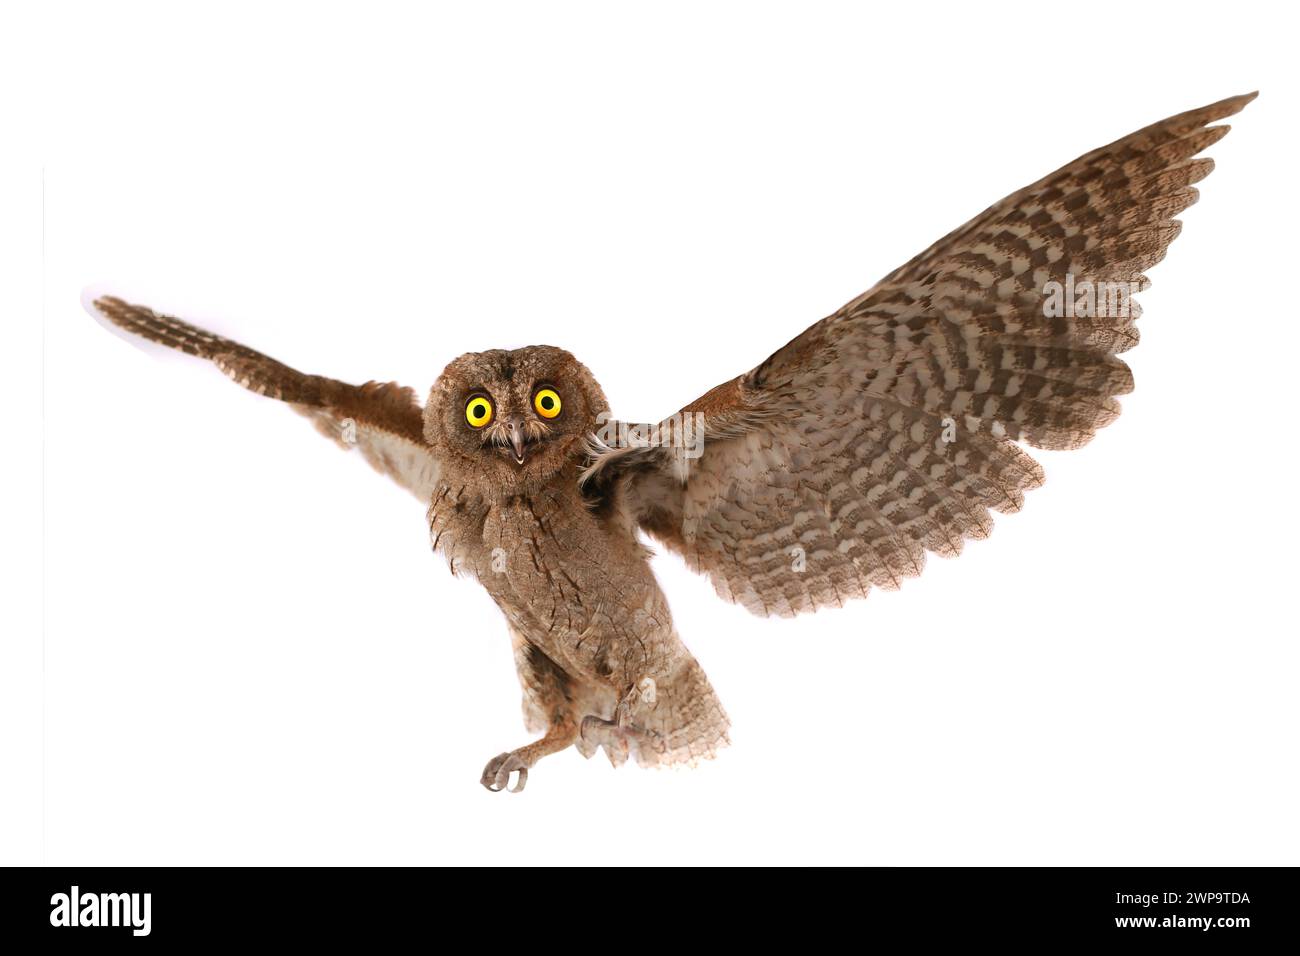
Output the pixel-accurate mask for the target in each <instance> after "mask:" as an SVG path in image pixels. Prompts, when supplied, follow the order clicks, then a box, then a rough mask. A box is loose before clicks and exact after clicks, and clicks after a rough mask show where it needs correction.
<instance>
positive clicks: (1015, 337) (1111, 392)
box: [583, 94, 1254, 615]
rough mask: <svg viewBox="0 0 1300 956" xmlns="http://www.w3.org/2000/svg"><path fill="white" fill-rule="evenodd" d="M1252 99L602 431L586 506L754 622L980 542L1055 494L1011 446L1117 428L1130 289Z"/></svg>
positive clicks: (983, 222)
mask: <svg viewBox="0 0 1300 956" xmlns="http://www.w3.org/2000/svg"><path fill="white" fill-rule="evenodd" d="M1253 98H1254V95H1253V94H1251V95H1248V96H1239V97H1233V98H1231V99H1227V100H1223V101H1222V102H1220V103H1215V104H1212V105H1210V106H1206V107H1203V108H1201V109H1199V110H1192V111H1190V112H1188V113H1183V114H1180V115H1178V116H1174V117H1170V118H1169V119H1167V120H1164V121H1162V122H1160V123H1156V124H1154V125H1152V126H1149V127H1146V128H1145V129H1142V130H1139V131H1137V132H1136V133H1133V134H1131V135H1129V136H1126V137H1124V138H1123V139H1121V140H1118V141H1116V142H1114V143H1112V144H1110V145H1109V146H1104V147H1102V148H1100V149H1097V150H1094V151H1092V152H1090V153H1087V154H1085V155H1084V156H1081V157H1079V159H1077V160H1075V161H1074V162H1072V163H1069V164H1067V165H1066V166H1064V167H1062V168H1061V169H1059V170H1057V171H1056V172H1055V173H1052V174H1051V175H1049V176H1047V177H1045V178H1044V179H1042V180H1039V181H1038V182H1036V183H1033V184H1032V185H1030V186H1027V187H1025V188H1024V189H1022V190H1020V191H1018V192H1016V193H1013V194H1012V195H1011V196H1008V197H1007V198H1006V199H1004V200H1002V201H1001V202H999V203H997V204H995V205H994V206H991V207H990V208H989V209H987V210H986V211H985V212H984V213H982V214H980V215H979V216H977V217H975V219H973V220H971V221H970V222H969V223H967V224H966V225H964V226H962V227H960V228H959V229H957V230H955V231H953V232H952V233H950V234H949V235H948V236H946V237H944V238H943V239H941V240H940V241H939V242H938V243H936V244H935V245H934V246H932V247H930V248H929V249H927V250H926V251H925V252H923V253H921V255H919V256H917V257H916V258H914V259H912V260H911V261H909V262H908V263H907V264H906V265H904V266H902V267H901V268H899V269H898V270H896V271H895V272H893V273H891V274H890V275H889V276H887V277H886V278H885V279H884V280H883V281H882V282H880V283H879V284H878V285H876V286H875V287H874V288H872V289H871V290H870V291H868V292H866V293H864V294H863V295H862V296H859V297H858V298H857V299H854V300H853V301H852V302H850V303H848V304H847V305H845V306H844V307H843V308H842V309H840V310H839V311H838V312H836V313H835V314H834V315H831V316H830V317H828V318H826V319H824V320H822V321H821V322H818V323H817V324H816V325H813V326H812V327H811V328H809V329H808V330H807V331H805V332H804V333H803V334H802V335H800V336H799V337H797V338H796V339H794V340H793V341H792V342H790V343H789V344H788V345H786V346H785V347H784V348H782V349H780V350H779V351H777V352H776V353H775V354H773V355H772V356H771V357H770V358H769V359H768V360H767V361H765V362H763V363H762V364H761V365H759V366H758V367H757V368H755V369H753V370H751V371H750V372H748V373H746V374H744V375H741V376H740V377H738V378H736V379H734V380H732V381H730V382H727V383H725V384H723V385H721V386H719V387H718V388H715V389H714V390H713V391H711V392H709V393H708V394H706V395H705V396H703V397H702V398H700V399H699V400H697V401H695V402H693V403H691V404H690V405H688V406H686V408H685V409H683V410H682V412H681V413H679V415H678V416H674V417H673V418H672V419H669V420H668V421H667V422H665V423H663V424H662V425H661V426H656V427H655V428H652V429H645V430H634V431H632V432H631V433H630V434H629V433H627V432H619V433H618V434H612V431H613V430H612V429H610V428H608V427H607V429H606V432H607V434H606V435H605V436H603V438H604V440H603V441H600V442H597V444H596V446H595V447H594V448H593V449H592V460H591V462H590V465H589V467H588V468H587V470H586V472H585V474H584V477H583V481H584V488H585V489H586V492H587V494H588V495H589V496H591V497H592V498H593V499H595V500H596V502H597V503H608V504H609V505H611V506H613V507H614V509H615V513H618V514H625V515H628V516H629V517H630V519H631V520H632V521H635V522H636V523H637V524H638V525H639V526H640V527H642V528H644V529H645V530H646V531H647V532H649V533H650V534H651V535H652V536H653V537H655V538H656V539H658V540H659V541H661V542H662V543H664V544H665V545H667V546H668V547H669V548H671V549H673V550H675V551H677V552H679V553H681V554H682V555H683V556H684V557H685V558H686V561H687V563H688V564H689V565H690V566H691V567H692V568H694V569H695V570H698V571H702V572H704V573H706V574H708V575H709V577H710V578H711V579H712V581H713V584H714V586H715V587H716V589H717V591H718V593H719V594H720V595H721V596H722V597H724V598H726V599H728V600H732V601H737V602H739V603H741V604H743V605H744V606H745V607H747V608H749V609H750V610H751V611H754V612H755V613H758V614H779V615H791V614H795V613H798V612H801V611H807V610H812V609H815V608H817V607H819V606H823V605H827V604H839V603H842V602H843V601H844V600H845V599H848V598H854V597H861V596H864V595H865V594H866V593H867V591H868V589H869V588H870V587H871V586H873V585H874V586H877V587H884V588H896V587H898V586H899V584H900V582H901V581H902V580H903V579H904V578H908V577H912V576H914V575H916V574H919V573H920V572H921V569H922V566H923V565H924V563H925V557H926V552H927V551H932V552H934V553H936V554H939V555H942V556H951V555H955V554H957V553H959V552H960V551H961V549H962V545H963V543H964V541H965V539H967V538H983V537H986V536H987V535H988V534H989V533H990V531H991V530H992V527H993V524H992V519H991V517H990V511H1001V512H1009V511H1016V510H1018V509H1019V508H1020V507H1021V505H1022V503H1023V501H1024V493H1025V492H1026V491H1027V490H1029V489H1031V488H1034V487H1037V486H1038V485H1040V484H1041V483H1042V481H1043V472H1042V469H1041V468H1040V466H1039V465H1038V464H1037V462H1035V461H1034V460H1033V459H1032V458H1031V457H1030V456H1029V455H1028V454H1027V453H1026V452H1025V451H1023V450H1022V449H1021V448H1020V446H1019V445H1018V444H1017V442H1024V443H1026V444H1029V445H1032V446H1035V447H1039V448H1077V447H1079V446H1081V445H1083V444H1086V443H1087V442H1088V441H1089V440H1090V439H1091V438H1092V436H1093V435H1094V434H1095V433H1096V431H1097V429H1099V428H1102V427H1104V426H1105V425H1107V424H1109V423H1110V422H1112V421H1114V419H1115V418H1116V416H1117V415H1118V414H1119V403H1118V402H1117V401H1116V396H1118V395H1122V394H1125V393H1127V392H1128V391H1130V390H1131V389H1132V386H1133V378H1132V374H1131V373H1130V371H1129V368H1128V366H1127V365H1125V364H1124V363H1123V362H1122V361H1120V360H1119V359H1118V358H1117V357H1116V354H1115V353H1118V352H1123V351H1125V350H1126V349H1129V348H1131V347H1133V346H1134V345H1135V344H1137V338H1138V336H1137V330H1136V328H1135V326H1134V321H1135V319H1136V318H1137V315H1138V312H1139V310H1138V308H1137V305H1136V303H1135V302H1133V301H1132V298H1131V293H1132V292H1133V291H1137V290H1140V289H1142V288H1145V287H1146V285H1147V280H1146V277H1145V276H1144V275H1143V272H1144V271H1145V270H1146V269H1148V268H1150V267H1151V266H1152V265H1154V264H1155V263H1156V262H1158V261H1159V260H1160V259H1162V258H1163V257H1164V254H1165V249H1166V247H1167V246H1168V244H1169V243H1170V242H1171V241H1172V240H1173V238H1174V237H1175V236H1176V235H1177V233H1178V230H1179V227H1180V223H1179V222H1178V221H1176V220H1175V219H1174V218H1173V217H1174V216H1176V215H1177V214H1178V213H1179V212H1181V211H1182V210H1183V209H1185V208H1186V207H1188V206H1190V205H1191V204H1192V203H1193V202H1195V201H1196V198H1197V192H1196V190H1195V189H1193V188H1192V184H1193V183H1195V182H1197V181H1199V180H1201V179H1203V178H1204V177H1205V176H1206V175H1208V174H1209V172H1210V170H1211V168H1212V167H1213V164H1212V162H1211V161H1210V160H1208V159H1194V158H1193V157H1194V156H1195V155H1196V154H1197V153H1199V152H1200V151H1201V150H1203V149H1204V148H1206V147H1207V146H1209V145H1210V144H1212V143H1214V142H1216V141H1218V140H1219V139H1220V138H1221V137H1222V136H1223V135H1224V134H1225V133H1226V132H1227V131H1228V127H1227V126H1209V125H1207V124H1209V123H1212V122H1214V121H1216V120H1219V119H1222V118H1223V117H1225V116H1229V115H1231V114H1233V113H1236V112H1237V111H1238V110H1240V109H1241V108H1242V107H1243V106H1245V105H1246V103H1248V102H1249V101H1250V100H1251V99H1253ZM1085 283H1090V284H1091V285H1090V286H1086V285H1085ZM1088 288H1091V290H1092V299H1091V307H1089V301H1090V300H1089V299H1088V297H1087V294H1086V293H1085V291H1084V290H1085V289H1088ZM1054 299H1055V302H1054V301H1053V300H1054ZM1080 303H1082V304H1083V308H1082V309H1080V307H1079V304H1080ZM642 428H643V429H644V426H642Z"/></svg>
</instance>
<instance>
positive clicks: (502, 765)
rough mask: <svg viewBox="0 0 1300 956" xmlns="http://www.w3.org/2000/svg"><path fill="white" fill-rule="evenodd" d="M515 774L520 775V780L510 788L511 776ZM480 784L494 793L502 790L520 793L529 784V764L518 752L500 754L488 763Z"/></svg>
mask: <svg viewBox="0 0 1300 956" xmlns="http://www.w3.org/2000/svg"><path fill="white" fill-rule="evenodd" d="M513 773H517V774H519V779H518V781H517V782H516V783H515V785H514V786H513V787H512V786H510V775H511V774H513ZM479 783H481V784H483V786H485V787H487V788H488V789H489V790H491V791H492V792H493V793H498V792H500V791H502V790H509V791H510V792H511V793H518V792H519V791H521V790H523V789H524V787H525V786H526V785H527V784H528V764H526V763H524V761H523V760H522V759H520V757H519V752H518V751H511V752H510V753H504V754H499V755H498V756H496V757H493V758H492V759H491V760H489V761H488V762H487V766H486V767H484V768H483V776H482V777H481V778H480V779H479Z"/></svg>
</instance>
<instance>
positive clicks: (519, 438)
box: [509, 420, 524, 465]
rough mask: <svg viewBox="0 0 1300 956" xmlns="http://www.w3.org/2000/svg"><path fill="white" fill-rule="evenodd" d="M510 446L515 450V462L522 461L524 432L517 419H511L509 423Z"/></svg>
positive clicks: (519, 462) (521, 462) (520, 463)
mask: <svg viewBox="0 0 1300 956" xmlns="http://www.w3.org/2000/svg"><path fill="white" fill-rule="evenodd" d="M509 433H510V447H511V448H513V449H514V451H515V464H516V465H522V464H523V463H524V433H523V430H522V429H521V428H520V427H519V422H518V421H517V420H512V421H511V422H510V425H509Z"/></svg>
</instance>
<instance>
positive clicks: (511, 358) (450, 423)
mask: <svg viewBox="0 0 1300 956" xmlns="http://www.w3.org/2000/svg"><path fill="white" fill-rule="evenodd" d="M607 409H608V403H607V402H606V400H605V394H604V392H602V391H601V389H600V386H599V385H598V384H597V383H596V380H595V379H594V378H593V377H592V375H591V372H589V371H587V368H586V366H585V365H583V364H582V363H581V362H579V361H578V360H577V359H575V358H574V357H573V356H572V355H570V354H569V353H568V352H566V351H564V349H558V348H555V347H553V346H550V345H530V346H528V347H527V348H522V349H513V350H506V349H493V350H492V351H489V352H469V353H466V354H465V355H462V356H460V357H459V358H457V359H456V360H455V361H453V362H452V363H451V364H450V365H448V366H447V367H446V369H444V370H443V373H442V375H440V376H439V377H438V380H437V381H436V382H435V383H434V385H433V389H432V390H431V391H430V392H429V400H428V402H427V403H426V404H425V408H424V436H425V439H426V440H427V441H428V442H429V444H430V446H431V447H433V448H434V449H435V450H436V451H437V452H438V454H439V456H440V457H441V458H442V460H443V461H442V464H443V468H444V469H445V470H447V471H454V472H456V473H458V474H459V476H460V477H461V478H463V479H464V480H465V481H467V482H469V483H470V484H471V485H473V486H476V487H482V489H483V490H484V491H485V492H491V491H495V492H498V493H503V494H509V493H512V492H517V491H520V490H524V489H527V488H530V487H531V488H535V487H538V486H540V485H541V484H544V483H545V482H546V481H547V480H549V479H550V478H552V477H553V476H554V475H555V474H557V473H558V472H559V471H561V470H562V469H564V468H565V467H566V466H571V467H577V466H578V465H579V463H580V462H581V460H582V459H583V457H584V456H585V454H586V440H587V437H588V436H589V435H591V433H592V432H594V431H596V430H597V428H598V427H599V421H598V418H597V416H598V415H600V414H601V413H602V412H605V411H606V410H607Z"/></svg>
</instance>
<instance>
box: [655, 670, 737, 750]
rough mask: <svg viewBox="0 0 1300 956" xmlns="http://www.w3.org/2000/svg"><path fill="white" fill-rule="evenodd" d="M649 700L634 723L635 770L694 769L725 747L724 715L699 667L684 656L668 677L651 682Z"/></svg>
mask: <svg viewBox="0 0 1300 956" xmlns="http://www.w3.org/2000/svg"><path fill="white" fill-rule="evenodd" d="M654 698H655V699H654V703H653V704H649V703H648V702H647V704H645V705H643V707H642V709H641V710H639V712H638V713H637V715H636V718H635V719H636V723H637V724H638V726H639V728H640V729H641V730H643V731H644V733H639V734H636V735H635V736H633V737H632V738H631V742H632V747H633V751H634V753H635V755H636V761H637V763H638V764H640V765H641V766H643V767H666V766H672V765H674V764H685V765H687V766H695V764H696V763H698V762H699V761H701V760H711V759H712V758H713V757H715V756H716V755H717V752H718V751H719V750H720V749H722V748H723V747H725V746H727V745H728V744H729V743H731V741H730V739H729V738H728V737H727V729H728V728H729V727H730V726H731V721H730V720H728V719H727V712H726V711H725V710H723V709H722V702H721V701H720V700H718V695H717V694H716V693H714V690H713V685H712V684H710V683H709V679H708V677H706V676H705V674H704V668H702V667H701V666H700V663H699V661H697V660H696V659H695V658H694V657H691V656H690V655H689V654H688V655H686V656H685V658H684V660H683V661H682V662H681V664H680V665H679V666H678V668H677V669H676V670H675V671H674V672H672V673H670V674H669V675H668V676H667V677H666V678H664V679H662V680H659V681H656V683H655V690H654Z"/></svg>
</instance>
